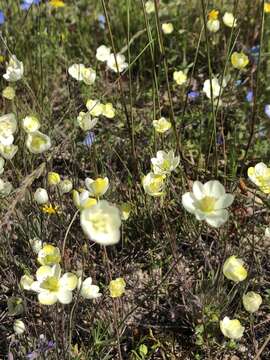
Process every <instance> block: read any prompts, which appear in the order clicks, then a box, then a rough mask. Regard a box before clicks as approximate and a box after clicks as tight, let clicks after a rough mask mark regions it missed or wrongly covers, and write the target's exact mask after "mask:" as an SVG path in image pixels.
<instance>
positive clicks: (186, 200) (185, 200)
mask: <svg viewBox="0 0 270 360" xmlns="http://www.w3.org/2000/svg"><path fill="white" fill-rule="evenodd" d="M195 203H196V199H195V197H194V195H193V194H192V193H191V192H188V193H185V194H184V195H183V196H182V204H183V206H184V208H185V209H186V210H187V211H189V212H190V213H192V214H194V213H195V211H196V207H195Z"/></svg>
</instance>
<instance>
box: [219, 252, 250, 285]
mask: <svg viewBox="0 0 270 360" xmlns="http://www.w3.org/2000/svg"><path fill="white" fill-rule="evenodd" d="M222 271H223V274H224V276H225V277H226V278H227V279H229V280H232V281H234V282H236V283H238V282H239V281H244V280H245V279H246V277H247V274H248V273H247V270H246V269H245V267H244V261H243V260H242V259H239V258H237V257H236V256H234V255H232V256H230V257H228V259H227V260H226V261H225V263H224V265H223V268H222Z"/></svg>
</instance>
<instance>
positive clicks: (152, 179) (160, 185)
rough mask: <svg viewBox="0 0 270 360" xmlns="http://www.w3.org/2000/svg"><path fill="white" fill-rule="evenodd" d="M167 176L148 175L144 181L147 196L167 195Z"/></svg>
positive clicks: (151, 173)
mask: <svg viewBox="0 0 270 360" xmlns="http://www.w3.org/2000/svg"><path fill="white" fill-rule="evenodd" d="M165 179H166V176H165V175H158V174H154V173H153V172H150V173H148V174H147V175H146V176H144V177H143V179H142V185H143V188H144V191H145V192H146V194H148V195H150V196H163V195H165Z"/></svg>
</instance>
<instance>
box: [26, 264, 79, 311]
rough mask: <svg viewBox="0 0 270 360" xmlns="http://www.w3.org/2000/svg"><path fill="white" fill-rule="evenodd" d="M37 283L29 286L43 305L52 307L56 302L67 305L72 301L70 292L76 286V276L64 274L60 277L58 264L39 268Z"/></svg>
mask: <svg viewBox="0 0 270 360" xmlns="http://www.w3.org/2000/svg"><path fill="white" fill-rule="evenodd" d="M36 278H37V281H34V282H33V284H32V285H31V290H33V291H35V292H37V293H38V300H39V302H40V303H41V304H43V305H53V304H55V303H56V302H57V301H59V302H60V303H61V304H69V303H71V301H72V291H73V290H74V289H75V288H76V286H77V282H78V279H77V276H76V275H75V274H73V273H70V272H69V273H65V274H64V275H63V276H61V268H60V265H59V264H55V265H53V266H52V267H50V266H41V267H40V268H38V270H37V272H36Z"/></svg>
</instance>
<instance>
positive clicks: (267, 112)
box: [264, 104, 270, 118]
mask: <svg viewBox="0 0 270 360" xmlns="http://www.w3.org/2000/svg"><path fill="white" fill-rule="evenodd" d="M264 113H265V115H266V116H267V117H268V118H270V105H269V104H268V105H265V107H264Z"/></svg>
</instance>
